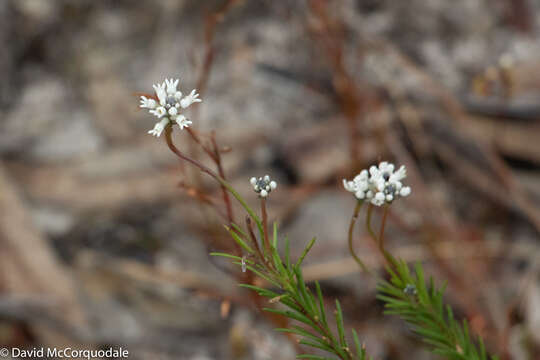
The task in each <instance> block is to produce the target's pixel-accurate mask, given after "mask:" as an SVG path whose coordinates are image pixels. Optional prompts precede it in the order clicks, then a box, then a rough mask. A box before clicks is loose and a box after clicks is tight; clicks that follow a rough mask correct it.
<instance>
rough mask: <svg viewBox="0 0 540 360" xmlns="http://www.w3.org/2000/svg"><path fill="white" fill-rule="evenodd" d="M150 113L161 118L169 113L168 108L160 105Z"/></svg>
mask: <svg viewBox="0 0 540 360" xmlns="http://www.w3.org/2000/svg"><path fill="white" fill-rule="evenodd" d="M149 112H150V114H153V115H156V116H157V118H158V119H161V118H162V117H163V116H165V114H167V110H165V108H164V107H163V106H159V107H157V108H156V109H154V110H150V111H149Z"/></svg>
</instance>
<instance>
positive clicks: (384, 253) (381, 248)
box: [366, 204, 395, 266]
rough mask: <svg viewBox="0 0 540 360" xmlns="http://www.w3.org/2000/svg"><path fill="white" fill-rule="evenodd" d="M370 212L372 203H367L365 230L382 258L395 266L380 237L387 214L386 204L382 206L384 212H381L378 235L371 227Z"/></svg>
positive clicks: (371, 212)
mask: <svg viewBox="0 0 540 360" xmlns="http://www.w3.org/2000/svg"><path fill="white" fill-rule="evenodd" d="M372 214H373V204H369V206H368V209H367V215H366V228H367V231H368V233H369V235H370V236H371V238H372V239H373V241H374V242H375V244H376V245H377V248H378V249H379V251H380V253H381V255H382V256H383V258H384V260H385V261H386V262H387V263H388V264H389V265H394V266H395V259H394V258H393V257H392V255H390V253H388V252H387V251H386V250H385V249H384V243H383V239H382V237H383V236H384V228H385V226H386V218H387V215H388V205H385V207H384V214H383V219H382V221H381V228H380V230H379V236H377V235H375V231H373V228H372V227H371V215H372Z"/></svg>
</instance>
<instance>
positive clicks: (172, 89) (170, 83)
mask: <svg viewBox="0 0 540 360" xmlns="http://www.w3.org/2000/svg"><path fill="white" fill-rule="evenodd" d="M179 81H180V79H176V80H174V79H169V80H167V79H165V85H166V86H167V94H168V95H173V96H174V94H175V93H176V86H177V85H178V82H179Z"/></svg>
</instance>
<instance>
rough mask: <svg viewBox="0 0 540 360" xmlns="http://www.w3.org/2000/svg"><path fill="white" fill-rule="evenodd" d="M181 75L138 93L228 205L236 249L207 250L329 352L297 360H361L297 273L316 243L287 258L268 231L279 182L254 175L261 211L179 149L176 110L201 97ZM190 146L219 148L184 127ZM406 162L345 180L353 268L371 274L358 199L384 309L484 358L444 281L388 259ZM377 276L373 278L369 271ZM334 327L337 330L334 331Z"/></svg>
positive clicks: (452, 355)
mask: <svg viewBox="0 0 540 360" xmlns="http://www.w3.org/2000/svg"><path fill="white" fill-rule="evenodd" d="M178 82H179V80H173V79H170V80H165V82H164V83H162V84H157V85H154V90H155V95H149V96H141V105H140V106H141V107H143V108H147V109H149V112H150V113H151V114H153V115H155V116H156V117H158V119H161V120H160V121H159V122H158V123H157V124H156V125H155V126H154V128H153V129H152V130H150V131H149V133H150V134H152V135H155V136H160V135H161V133H162V132H163V131H165V140H166V143H167V145H168V147H169V149H170V150H171V151H172V152H173V153H174V154H176V156H178V157H179V158H180V159H181V160H184V161H186V162H188V163H189V164H191V165H193V166H195V167H197V168H198V169H199V170H200V171H201V172H203V173H205V174H207V175H209V176H211V177H212V178H213V179H214V180H216V181H217V182H218V183H219V185H220V186H221V188H222V190H223V193H224V198H225V200H226V203H227V209H228V213H229V216H228V224H227V226H226V227H225V228H226V230H227V231H228V232H229V234H230V235H231V237H232V239H233V240H234V243H235V244H236V245H237V249H239V251H238V252H237V253H236V254H230V253H224V252H214V253H211V255H214V256H220V257H225V258H229V259H232V260H233V263H234V264H236V265H238V266H240V268H241V271H242V272H246V271H249V272H250V273H251V274H253V275H255V276H256V277H258V278H260V279H262V280H264V282H265V284H264V285H262V286H255V285H254V284H253V283H248V284H242V285H240V286H242V287H245V288H248V289H250V290H253V291H255V292H256V293H257V294H259V295H260V296H262V297H266V298H268V299H269V303H270V304H281V305H280V306H279V307H272V306H269V307H266V308H264V310H266V311H268V312H271V313H275V314H279V315H281V316H283V317H285V318H287V319H290V320H292V321H295V322H296V323H297V324H292V325H289V326H287V327H286V328H279V329H276V330H277V331H280V332H286V333H290V334H295V335H296V336H298V337H299V343H300V344H303V345H306V346H308V347H311V348H313V349H317V351H319V352H320V351H324V352H326V353H327V354H329V355H330V356H332V357H328V356H329V355H324V356H323V355H316V354H300V355H297V358H299V359H319V360H324V359H336V358H337V359H342V360H365V359H367V355H366V349H365V346H364V345H363V344H362V343H361V342H360V340H359V337H358V334H357V333H356V332H355V331H354V330H352V337H351V338H352V340H351V339H350V337H348V336H347V335H346V334H347V333H346V331H345V327H344V317H343V312H342V310H341V306H340V303H339V301H338V300H336V306H335V311H334V322H335V324H334V325H331V321H330V320H329V318H328V317H327V315H326V313H327V312H326V306H325V302H324V297H323V294H322V291H321V287H320V285H319V283H318V282H314V286H312V287H310V286H308V285H307V284H306V283H305V281H304V278H303V275H302V263H303V260H304V258H305V257H306V256H307V254H308V252H309V250H310V249H311V248H312V247H313V245H314V243H315V238H313V239H312V240H311V241H310V242H309V243H308V245H307V246H306V247H305V249H304V251H303V252H302V254H301V256H300V257H299V258H298V259H297V260H296V261H293V260H292V259H291V256H290V251H289V239H288V238H287V237H285V239H284V242H285V244H284V245H285V246H284V252H283V255H281V254H280V252H279V250H278V239H279V238H280V236H279V235H278V227H277V224H276V223H273V225H272V229H271V231H270V230H269V229H268V216H267V209H266V201H267V199H268V197H269V195H270V194H271V192H272V191H273V190H276V188H277V183H276V182H275V181H273V180H271V178H270V176H269V175H265V176H263V177H259V178H256V177H253V178H251V179H250V183H251V185H252V187H253V190H254V191H255V192H256V193H257V194H258V196H259V201H260V209H261V210H260V216H259V215H257V213H256V211H254V210H253V209H251V208H250V207H249V206H248V205H247V202H246V201H245V200H244V199H243V198H242V196H241V195H240V194H239V193H238V192H237V191H236V190H235V189H234V188H232V187H231V185H230V184H229V183H228V182H227V181H226V180H225V178H224V175H223V169H222V168H221V163H220V161H216V163H217V165H218V172H215V171H213V170H212V169H210V168H208V167H207V166H205V165H202V164H201V163H200V162H199V161H197V160H195V159H193V158H190V157H189V156H187V155H186V154H184V153H183V152H182V151H181V150H179V149H178V148H177V147H176V146H175V145H174V143H173V140H172V126H173V124H174V123H176V124H177V125H178V126H179V128H180V130H182V129H184V128H187V127H188V126H189V125H191V121H189V120H187V119H186V117H185V116H184V115H182V114H179V113H178V111H179V109H180V108H182V109H185V108H187V107H188V106H190V105H191V104H193V103H196V102H200V101H201V100H200V99H199V98H198V94H197V93H196V91H195V90H193V91H192V92H191V93H190V94H189V95H188V96H186V97H183V98H182V93H181V92H180V91H179V90H177V86H178ZM187 130H188V131H187V132H188V133H189V135H191V137H192V138H193V140H194V141H195V143H197V144H198V145H200V146H201V147H203V150H204V151H205V152H206V153H207V154H208V155H209V156H210V157H211V158H212V159H213V160H219V151H218V150H217V146H215V144H216V142H215V139H214V138H213V137H212V144H213V145H214V147H213V148H208V147H207V146H205V145H204V144H203V143H202V141H201V140H200V138H199V137H198V135H196V134H195V133H194V132H193V131H192V130H191V129H187ZM406 175H407V173H406V169H405V166H401V167H400V168H399V169H397V170H395V166H394V165H393V164H391V163H388V162H381V163H380V164H379V165H378V166H372V167H370V168H369V170H362V171H361V172H360V173H359V174H358V175H357V176H356V177H355V178H354V179H353V180H352V181H347V180H343V185H344V187H345V190H347V191H349V192H351V193H353V194H354V196H355V198H356V199H357V204H356V207H355V209H354V212H353V216H352V218H351V223H350V226H349V232H348V241H349V250H350V253H351V255H352V256H353V258H354V259H355V260H356V262H357V263H358V264H359V266H360V267H361V268H362V269H363V270H364V271H366V272H368V273H369V274H371V275H373V273H372V272H371V271H370V270H369V269H368V268H367V267H366V266H365V265H364V264H363V262H362V261H361V260H360V258H359V256H358V255H356V253H355V252H354V249H353V234H354V228H355V225H356V222H357V218H358V215H359V213H360V210H361V207H362V205H363V204H364V202H367V203H368V209H367V212H366V221H365V225H366V230H367V232H368V233H369V234H370V236H371V238H372V239H373V241H375V242H376V244H377V249H378V250H379V252H380V254H381V255H382V257H383V259H384V260H385V261H386V270H387V273H388V275H389V276H390V280H389V281H386V280H384V279H382V278H378V277H377V280H378V282H379V285H378V291H379V294H378V298H379V299H380V300H382V301H384V302H385V303H386V308H387V313H390V314H397V315H399V316H400V317H401V318H402V319H404V320H405V321H407V322H408V323H409V324H411V326H412V328H413V331H414V332H416V333H417V334H418V335H419V336H420V337H421V338H422V339H423V340H424V341H425V342H426V343H427V344H428V345H429V346H430V347H431V349H432V350H433V351H434V352H435V353H438V354H441V355H443V356H445V357H446V358H448V359H463V360H469V359H474V360H476V359H478V360H484V359H487V355H486V351H485V350H484V346H483V343H482V340H481V339H480V340H479V342H478V345H477V344H476V343H475V342H474V341H473V340H471V336H470V334H469V331H468V326H467V323H466V321H464V322H463V323H459V322H458V321H456V320H455V319H454V316H453V314H452V310H451V308H450V307H449V306H446V307H445V306H444V305H443V300H442V297H443V293H444V286H443V287H442V288H437V287H435V285H434V283H433V281H432V280H430V281H429V282H428V283H426V282H425V280H424V275H423V269H422V266H421V265H420V264H417V265H416V268H415V273H414V274H412V273H411V272H410V270H409V267H408V265H407V264H406V263H404V262H403V261H400V260H397V259H396V258H394V257H393V256H392V255H391V254H390V253H389V252H388V251H387V250H386V249H385V246H384V241H383V240H384V228H385V225H386V219H387V214H388V211H389V207H390V205H391V204H392V203H393V202H394V201H395V200H396V199H398V198H401V197H406V196H408V195H409V194H410V193H411V189H410V187H408V186H404V185H403V180H404V179H405V178H406ZM229 194H230V195H232V196H233V197H234V198H235V199H236V200H237V201H238V202H239V203H240V205H241V206H242V207H243V209H244V210H245V212H246V223H245V226H244V227H242V226H241V225H240V224H237V223H235V222H234V221H233V216H232V210H231V208H230V203H229V202H228V195H229ZM374 206H376V207H379V206H383V208H384V210H383V211H384V212H383V216H382V219H381V226H380V229H379V232H378V234H376V233H375V231H373V229H372V226H371V219H372V214H373V207H374ZM374 276H375V275H374ZM333 328H336V329H337V331H333V330H332V329H333Z"/></svg>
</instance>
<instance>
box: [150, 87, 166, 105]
mask: <svg viewBox="0 0 540 360" xmlns="http://www.w3.org/2000/svg"><path fill="white" fill-rule="evenodd" d="M152 87H153V88H154V91H155V92H156V96H157V97H158V99H159V103H160V104H161V106H163V105H165V101H166V100H167V92H166V91H165V83H163V84H154V85H152Z"/></svg>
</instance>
